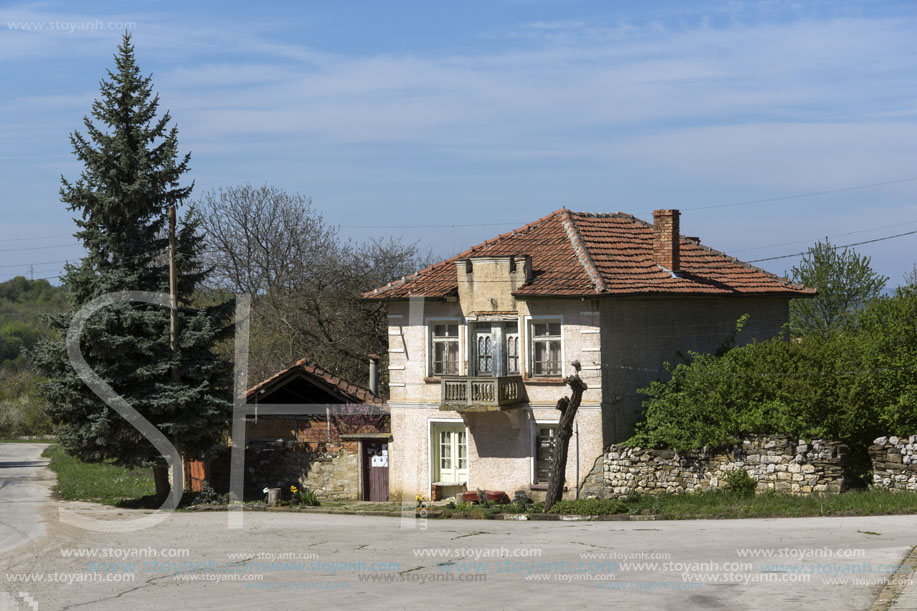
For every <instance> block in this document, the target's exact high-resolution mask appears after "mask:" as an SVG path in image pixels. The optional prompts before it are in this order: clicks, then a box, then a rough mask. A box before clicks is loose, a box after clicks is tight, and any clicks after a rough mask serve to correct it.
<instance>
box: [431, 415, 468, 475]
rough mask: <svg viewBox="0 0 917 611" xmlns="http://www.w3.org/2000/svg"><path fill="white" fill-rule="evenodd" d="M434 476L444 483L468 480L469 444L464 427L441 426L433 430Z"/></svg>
mask: <svg viewBox="0 0 917 611" xmlns="http://www.w3.org/2000/svg"><path fill="white" fill-rule="evenodd" d="M433 441H434V455H433V469H434V474H433V478H434V481H435V482H438V483H440V484H444V485H461V484H464V483H465V482H467V481H468V445H467V440H466V433H465V428H464V427H455V426H439V427H436V428H434V430H433Z"/></svg>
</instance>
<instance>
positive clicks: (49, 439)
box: [0, 437, 57, 443]
mask: <svg viewBox="0 0 917 611" xmlns="http://www.w3.org/2000/svg"><path fill="white" fill-rule="evenodd" d="M0 443H57V439H55V438H54V437H42V438H39V439H21V438H12V439H0Z"/></svg>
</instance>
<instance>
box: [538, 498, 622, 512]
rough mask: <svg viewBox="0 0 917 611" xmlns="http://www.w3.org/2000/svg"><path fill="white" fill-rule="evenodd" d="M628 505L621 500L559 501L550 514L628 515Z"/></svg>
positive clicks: (552, 507)
mask: <svg viewBox="0 0 917 611" xmlns="http://www.w3.org/2000/svg"><path fill="white" fill-rule="evenodd" d="M627 511H628V506H627V503H625V502H624V501H622V500H621V499H576V500H571V501H557V502H556V503H554V504H553V505H552V506H551V511H549V512H548V513H568V514H575V515H581V516H610V515H614V514H616V513H627Z"/></svg>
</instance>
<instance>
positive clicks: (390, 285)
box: [362, 208, 569, 297]
mask: <svg viewBox="0 0 917 611" xmlns="http://www.w3.org/2000/svg"><path fill="white" fill-rule="evenodd" d="M563 212H569V210H567V209H566V208H559V209H557V210H555V211H554V212H552V213H551V214H548V215H546V216H543V217H541V218H540V219H538V220H535V221H532V222H531V223H528V224H526V225H523V226H522V227H519V228H518V229H513V230H512V231H507V232H506V233H501V234H500V235H498V236H497V237H495V238H491V239H489V240H484V241H483V242H481V243H480V244H476V245H474V246H472V247H471V248H468V249H466V250H464V251H462V252H460V253H459V254H457V255H455V256H452V257H449V258H448V259H443V260H442V261H440V262H439V263H434V264H433V265H430V266H428V267H425V268H424V269H422V270H419V271H416V272H414V273H413V274H408V275H407V276H402V277H401V278H400V279H399V280H392V281H391V282H389V283H388V284H386V285H385V286H383V287H380V288H375V289H373V290H371V291H366V292H365V293H363V295H362V296H363V297H370V296H372V295H378V294H379V293H380V292H384V291H387V290H388V289H391V288H395V287H396V286H401V285H402V284H404V283H406V282H408V281H409V280H413V279H415V278H418V277H420V276H421V275H422V274H428V273H430V272H432V271H433V270H435V269H439V268H441V267H443V266H444V265H448V264H449V263H454V262H455V261H458V260H459V259H464V258H467V257H468V256H469V255H470V254H471V253H473V252H474V251H475V250H477V249H479V248H483V247H485V246H492V245H493V244H495V243H496V242H498V241H500V240H502V239H504V238H508V237H511V236H514V235H516V234H517V233H522V232H524V231H529V230H530V229H533V228H534V227H535V226H536V225H539V224H541V223H544V222H545V221H548V220H550V219H552V218H553V217H555V216H557V215H558V214H561V213H563Z"/></svg>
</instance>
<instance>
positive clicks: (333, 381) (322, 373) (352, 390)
mask: <svg viewBox="0 0 917 611" xmlns="http://www.w3.org/2000/svg"><path fill="white" fill-rule="evenodd" d="M294 373H295V374H299V373H303V374H305V375H306V377H310V378H313V379H314V380H316V381H318V382H319V383H322V384H326V385H330V386H332V387H334V389H335V390H337V391H338V393H340V394H342V395H344V396H345V397H346V398H348V399H349V400H351V401H352V402H353V403H361V404H369V405H383V404H384V403H385V402H384V401H383V400H382V397H380V396H378V395H374V394H373V393H371V392H369V391H368V390H366V389H365V388H363V387H361V386H357V385H356V384H354V383H353V382H348V381H347V380H345V379H344V378H342V377H340V376H336V375H334V374H333V373H331V372H330V371H328V370H327V369H325V368H324V367H321V366H320V365H317V364H315V363H313V362H312V361H308V360H306V359H300V360H299V361H297V362H296V364H295V365H293V366H292V367H287V368H286V369H284V370H282V371H278V372H277V373H275V374H274V375H272V376H271V377H269V378H268V379H266V380H264V381H263V382H261V383H259V384H258V385H256V386H252V387H251V388H249V389H248V390H247V391H245V398H246V400H247V399H251V398H252V397H253V396H254V395H255V393H256V392H258V391H259V390H261V389H262V388H265V387H267V386H269V385H271V384H273V383H275V382H278V381H279V380H280V379H281V378H283V377H285V376H287V375H291V374H294Z"/></svg>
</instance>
